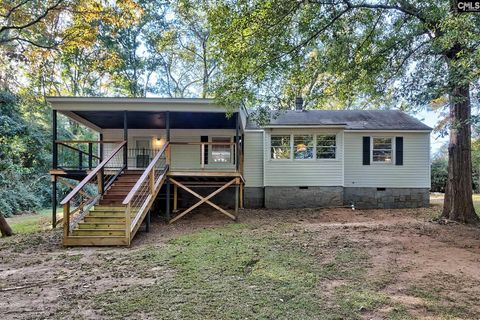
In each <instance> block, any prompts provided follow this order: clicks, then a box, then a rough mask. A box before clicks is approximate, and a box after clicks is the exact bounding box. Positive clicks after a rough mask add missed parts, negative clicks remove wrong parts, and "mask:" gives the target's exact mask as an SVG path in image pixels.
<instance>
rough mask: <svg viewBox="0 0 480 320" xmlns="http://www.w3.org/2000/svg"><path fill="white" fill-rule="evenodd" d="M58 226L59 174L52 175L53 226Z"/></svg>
mask: <svg viewBox="0 0 480 320" xmlns="http://www.w3.org/2000/svg"><path fill="white" fill-rule="evenodd" d="M56 227H57V176H56V175H53V176H52V228H54V229H55V228H56Z"/></svg>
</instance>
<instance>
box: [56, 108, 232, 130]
mask: <svg viewBox="0 0 480 320" xmlns="http://www.w3.org/2000/svg"><path fill="white" fill-rule="evenodd" d="M61 113H63V114H65V115H66V116H67V117H70V118H72V119H74V120H76V121H78V122H80V123H82V124H84V125H86V126H88V127H91V128H93V129H96V130H98V129H123V117H124V111H69V112H61ZM237 116H238V113H234V114H232V115H230V116H229V117H228V115H227V114H226V113H219V112H213V113H211V112H170V129H235V126H236V123H237ZM166 118H167V112H154V111H128V112H127V125H128V129H166Z"/></svg>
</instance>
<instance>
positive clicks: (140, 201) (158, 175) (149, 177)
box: [122, 142, 170, 241]
mask: <svg viewBox="0 0 480 320" xmlns="http://www.w3.org/2000/svg"><path fill="white" fill-rule="evenodd" d="M163 155H165V166H164V167H163V169H162V170H159V169H156V167H157V166H158V165H159V164H161V162H160V160H161V159H162V156H163ZM169 158H170V148H169V143H168V142H166V143H165V144H164V145H163V147H162V148H161V149H160V150H159V151H158V152H157V154H156V155H155V157H154V158H153V159H152V161H151V162H150V164H149V165H148V166H147V168H146V169H145V171H144V172H143V174H142V175H141V176H140V178H139V179H138V180H137V182H136V183H135V185H134V186H133V188H132V189H131V190H130V192H129V193H128V194H127V196H126V197H125V199H124V200H123V202H122V204H123V205H125V206H126V209H125V233H126V236H127V238H128V239H129V241H130V240H131V236H132V234H133V235H134V234H135V231H136V230H137V228H138V222H139V221H140V220H141V219H142V218H143V217H144V216H145V214H146V212H147V210H148V209H149V208H150V206H151V205H152V204H153V201H154V200H155V197H156V195H157V194H158V192H159V191H160V188H161V186H162V184H163V181H164V180H165V178H166V173H167V171H168V168H169ZM132 207H133V208H132ZM132 210H136V212H135V215H134V217H133V219H132ZM140 222H141V221H140Z"/></svg>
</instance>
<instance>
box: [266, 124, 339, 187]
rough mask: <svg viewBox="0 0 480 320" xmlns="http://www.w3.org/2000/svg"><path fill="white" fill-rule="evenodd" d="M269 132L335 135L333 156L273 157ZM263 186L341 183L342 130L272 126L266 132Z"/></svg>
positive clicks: (333, 184)
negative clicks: (311, 157) (314, 157)
mask: <svg viewBox="0 0 480 320" xmlns="http://www.w3.org/2000/svg"><path fill="white" fill-rule="evenodd" d="M272 134H336V135H337V156H336V159H312V160H293V159H291V160H272V159H270V136H271V135H272ZM264 159H265V186H319V187H320V186H342V185H343V131H342V130H339V129H271V130H266V131H265V149H264Z"/></svg>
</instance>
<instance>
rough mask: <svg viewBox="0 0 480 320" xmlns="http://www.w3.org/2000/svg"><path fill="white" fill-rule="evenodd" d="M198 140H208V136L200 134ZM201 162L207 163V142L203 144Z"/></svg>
mask: <svg viewBox="0 0 480 320" xmlns="http://www.w3.org/2000/svg"><path fill="white" fill-rule="evenodd" d="M200 142H208V136H200ZM203 160H204V161H203V163H205V164H208V144H206V145H205V149H204V151H203Z"/></svg>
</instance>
